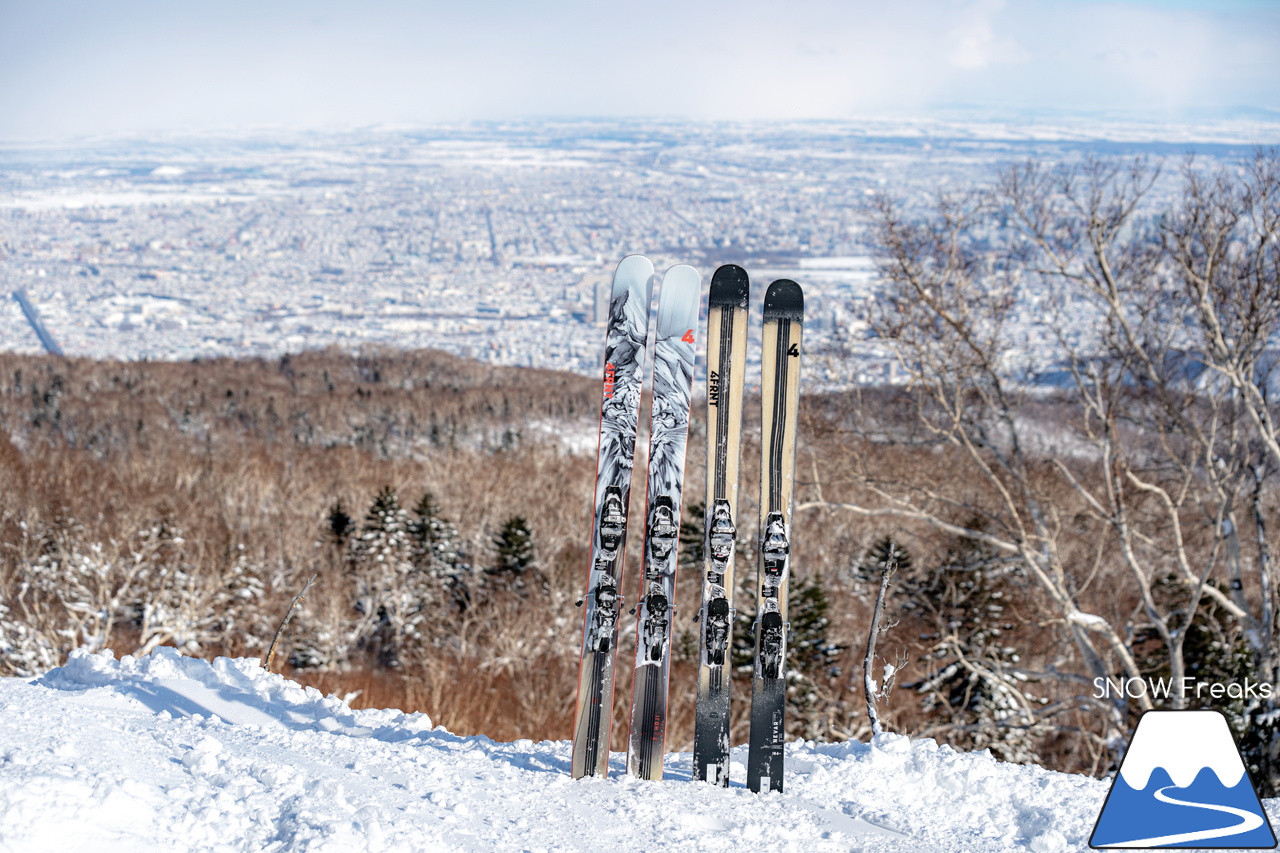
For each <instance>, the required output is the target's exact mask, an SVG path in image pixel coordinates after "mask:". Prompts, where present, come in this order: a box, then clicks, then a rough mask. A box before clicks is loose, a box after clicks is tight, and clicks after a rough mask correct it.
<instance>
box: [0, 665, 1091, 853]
mask: <svg viewBox="0 0 1280 853" xmlns="http://www.w3.org/2000/svg"><path fill="white" fill-rule="evenodd" d="M565 701H569V699H568V698H566V699H565ZM745 760H746V750H745V748H735V749H734V750H733V752H732V774H733V776H732V778H733V779H734V780H735V781H734V784H733V786H732V787H730V788H728V789H721V788H714V787H711V786H708V785H705V784H702V783H697V782H692V781H690V778H689V770H690V765H691V760H690V756H689V755H688V754H674V755H669V756H668V757H667V762H666V776H667V778H666V780H665V781H663V782H641V781H637V780H634V779H631V778H629V777H627V776H625V775H624V773H623V756H622V755H614V756H613V760H612V770H611V776H610V778H609V779H607V780H601V779H590V780H582V781H574V780H572V779H570V778H569V766H570V750H569V744H568V743H567V742H565V741H559V742H542V743H533V742H531V741H527V740H526V741H517V742H515V743H495V742H493V741H491V740H489V739H488V738H485V737H459V736H456V735H453V734H450V733H449V732H447V731H445V730H444V729H443V728H439V727H436V728H432V726H431V721H430V720H429V718H428V717H427V716H426V715H423V714H403V713H401V712H399V711H395V710H367V711H357V710H352V709H351V708H350V707H349V706H348V705H346V704H345V703H344V702H342V701H341V700H339V699H337V698H335V697H332V696H330V697H326V696H322V695H321V694H320V693H319V692H317V691H316V690H314V689H311V688H303V687H300V686H299V685H297V684H294V683H292V682H290V681H288V680H286V679H284V678H282V677H280V676H277V675H272V674H270V673H267V672H265V671H264V670H263V669H262V668H261V666H260V665H259V663H258V661H257V660H256V659H234V660H233V659H228V658H219V659H217V660H215V661H213V662H212V663H209V662H206V661H203V660H198V659H193V658H185V657H182V656H180V655H179V654H178V653H176V652H174V651H172V650H170V649H159V650H157V651H156V652H155V653H153V654H151V655H150V656H147V657H144V658H140V659H136V660H135V659H133V658H129V657H126V658H123V659H121V660H119V661H117V660H115V659H114V658H113V657H112V655H111V653H110V652H103V653H101V654H96V655H92V654H87V653H77V654H75V655H73V656H72V657H71V659H70V660H69V661H68V663H67V665H66V666H64V667H62V668H60V669H55V670H52V671H51V672H49V673H47V674H46V675H44V676H42V677H40V678H37V679H34V680H23V679H0V850H4V851H45V850H60V851H61V850H67V851H72V850H86V851H87V850H92V851H117V850H118V851H149V850H156V851H159V850H165V851H171V850H184V851H232V850H234V851H247V850H254V851H258V850H262V851H312V850H316V851H320V850H324V851H354V850H368V851H421V850H433V851H434V850H448V851H454V850H456V851H489V850H504V851H505V850H511V851H550V850H596V851H598V850H601V849H609V850H636V851H641V850H643V851H665V850H681V851H685V850H692V849H697V850H706V851H730V850H738V849H753V850H795V851H804V853H821V851H849V850H865V851H880V850H883V851H908V850H909V851H948V850H954V851H985V850H991V851H1005V850H1030V851H1037V853H1054V851H1067V850H1083V849H1087V843H1088V837H1089V834H1090V832H1091V831H1092V829H1093V825H1094V820H1095V819H1096V817H1097V814H1098V811H1099V809H1100V808H1101V806H1102V801H1103V799H1104V797H1105V796H1106V792H1107V785H1106V783H1104V782H1099V781H1096V780H1093V779H1088V778H1085V777H1080V776H1070V775H1066V774H1061V773H1053V772H1050V771H1046V770H1043V769H1041V768H1038V767H1024V766H1018V765H1012V764H1004V763H1001V762H998V761H996V760H994V759H993V758H991V756H990V755H989V754H987V753H978V754H967V753H959V752H955V751H954V750H952V749H950V748H948V747H939V746H938V745H936V744H935V743H934V742H933V741H930V740H917V741H912V740H908V739H907V738H905V737H901V736H896V735H882V736H879V737H877V738H875V739H874V740H873V741H872V742H871V743H869V744H865V743H839V744H815V743H806V742H799V741H798V742H795V743H791V744H788V745H787V753H786V762H787V791H786V793H784V794H781V795H779V794H753V793H751V792H750V791H748V790H746V789H745V788H744V787H743V786H742V784H741V780H743V779H745V777H746V770H745Z"/></svg>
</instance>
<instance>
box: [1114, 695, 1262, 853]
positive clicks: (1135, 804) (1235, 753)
mask: <svg viewBox="0 0 1280 853" xmlns="http://www.w3.org/2000/svg"><path fill="white" fill-rule="evenodd" d="M1089 846H1090V847H1093V848H1115V847H1146V848H1150V847H1162V848H1169V847H1174V848H1176V847H1196V848H1201V849H1204V848H1211V849H1217V848H1223V847H1229V848H1232V849H1237V850H1238V849H1241V848H1245V849H1252V850H1257V849H1267V850H1270V849H1273V848H1274V847H1275V846H1276V836H1275V833H1273V832H1272V831H1271V822H1270V821H1269V820H1268V819H1267V814H1266V812H1264V811H1263V810H1262V804H1261V803H1260V802H1259V801H1258V794H1257V791H1255V790H1254V787H1253V782H1252V780H1250V779H1249V773H1248V771H1246V770H1245V766H1244V760H1243V759H1242V758H1241V757H1240V749H1239V747H1237V746H1236V742H1235V739H1234V738H1233V737H1232V736H1231V729H1230V727H1228V726H1227V718H1226V717H1224V716H1222V714H1221V713H1220V712H1218V711H1147V712H1146V713H1145V714H1143V715H1142V718H1141V719H1140V720H1138V728H1137V730H1136V731H1134V733H1133V742H1132V743H1130V744H1129V751H1128V752H1127V753H1125V756H1124V761H1123V762H1121V764H1120V772H1119V773H1117V774H1116V779H1115V781H1114V782H1112V783H1111V793H1109V794H1107V801H1106V803H1105V804H1103V806H1102V813H1101V814H1100V815H1098V823H1097V826H1095V827H1094V830H1093V837H1092V838H1090V839H1089Z"/></svg>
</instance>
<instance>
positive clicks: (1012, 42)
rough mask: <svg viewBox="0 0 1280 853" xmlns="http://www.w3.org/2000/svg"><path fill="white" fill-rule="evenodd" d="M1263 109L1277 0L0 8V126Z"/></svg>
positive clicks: (227, 2) (73, 1) (56, 134)
mask: <svg viewBox="0 0 1280 853" xmlns="http://www.w3.org/2000/svg"><path fill="white" fill-rule="evenodd" d="M957 110H964V111H996V112H1000V113H1003V114H1008V115H1027V114H1044V113H1060V112H1066V113H1076V112H1086V113H1098V114H1106V115H1110V116H1113V117H1115V116H1119V117H1134V118H1141V119H1154V120H1187V119H1204V118H1215V117H1222V116H1227V115H1241V114H1247V113H1249V112H1251V111H1258V110H1262V111H1270V112H1271V115H1270V118H1275V117H1276V116H1277V112H1275V111H1280V0H1130V2H1082V1H1081V0H894V2H885V0H843V2H836V0H790V2H786V3H783V2H758V0H734V2H725V0H651V2H646V3H643V4H641V3H616V2H612V3H610V2H603V0H591V1H590V2H589V1H588V0H543V1H542V2H538V1H537V0H467V2H457V1H456V0H455V2H435V0H419V2H405V0H362V2H346V3H336V2H324V0H313V2H300V0H251V2H246V0H216V2H201V3H195V2H183V0H162V2H157V0H114V2H109V3H108V2H102V0H40V2H30V0H0V140H32V139H66V138H72V137H83V136H98V135H119V134H131V133H145V132H153V131H178V132H184V131H201V130H226V129H236V128H251V127H283V128H348V127H362V126H368V125H376V124H397V125H420V124H430V123H436V122H455V121H466V120H494V119H499V120H500V119H520V118H548V117H588V116H591V117H662V118H677V119H680V118H684V119H752V120H755V119H847V118H865V117H908V116H910V117H929V116H938V115H942V114H954V113H955V111H957Z"/></svg>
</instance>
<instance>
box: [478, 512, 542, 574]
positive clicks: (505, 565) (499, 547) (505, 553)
mask: <svg viewBox="0 0 1280 853" xmlns="http://www.w3.org/2000/svg"><path fill="white" fill-rule="evenodd" d="M493 551H494V563H493V565H492V566H490V567H489V569H488V570H487V572H488V574H489V575H491V576H494V577H497V578H502V579H503V581H504V582H505V583H506V584H508V585H510V586H513V587H515V588H516V589H524V587H525V574H526V572H529V571H531V570H533V571H536V563H535V560H534V553H533V531H531V530H530V529H529V523H528V522H527V521H525V519H524V517H523V516H519V515H513V516H512V517H511V518H508V519H507V520H506V521H505V522H504V523H503V525H502V527H501V529H499V531H498V533H497V535H496V536H494V537H493Z"/></svg>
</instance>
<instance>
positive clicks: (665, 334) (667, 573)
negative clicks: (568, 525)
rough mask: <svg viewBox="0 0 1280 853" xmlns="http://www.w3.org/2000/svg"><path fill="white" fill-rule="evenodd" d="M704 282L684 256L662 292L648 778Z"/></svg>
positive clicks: (640, 696)
mask: <svg viewBox="0 0 1280 853" xmlns="http://www.w3.org/2000/svg"><path fill="white" fill-rule="evenodd" d="M701 289H702V276H700V275H698V271H697V270H695V269H694V268H693V267H691V266H688V265H686V264H680V265H679V266H675V267H672V268H671V269H669V270H667V272H666V274H665V275H664V276H663V277H662V289H661V290H660V291H659V293H658V319H657V323H658V328H657V333H656V335H655V339H654V349H653V415H652V426H651V428H650V432H649V480H648V493H647V494H648V500H647V503H648V508H647V510H646V512H645V528H644V575H643V577H642V578H641V579H640V600H639V604H638V605H637V606H636V611H637V613H638V614H639V615H638V617H637V619H636V668H635V676H634V679H633V681H632V685H631V737H630V740H629V741H628V744H627V772H628V773H630V774H631V775H632V776H637V777H639V778H641V779H661V778H662V757H663V754H664V752H665V750H664V746H665V742H666V729H667V684H668V682H669V676H670V672H671V633H672V632H671V627H672V618H673V616H674V615H675V608H674V605H675V581H676V563H677V560H678V558H679V551H680V549H679V547H678V543H679V538H680V496H681V491H682V486H683V480H684V456H685V442H686V439H687V438H688V433H689V404H690V396H691V394H692V391H693V356H694V342H695V337H694V330H695V329H696V328H697V326H698V297H699V295H700V293H701Z"/></svg>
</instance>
